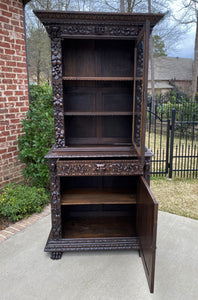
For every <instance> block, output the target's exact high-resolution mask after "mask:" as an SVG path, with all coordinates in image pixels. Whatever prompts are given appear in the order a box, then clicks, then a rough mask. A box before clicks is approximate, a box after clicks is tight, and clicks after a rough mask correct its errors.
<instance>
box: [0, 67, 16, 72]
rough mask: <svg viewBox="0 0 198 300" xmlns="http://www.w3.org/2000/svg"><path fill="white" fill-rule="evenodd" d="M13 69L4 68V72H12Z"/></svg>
mask: <svg viewBox="0 0 198 300" xmlns="http://www.w3.org/2000/svg"><path fill="white" fill-rule="evenodd" d="M12 71H13V69H12V68H8V67H2V72H10V73H11V72H12Z"/></svg>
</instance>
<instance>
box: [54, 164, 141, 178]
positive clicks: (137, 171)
mask: <svg viewBox="0 0 198 300" xmlns="http://www.w3.org/2000/svg"><path fill="white" fill-rule="evenodd" d="M142 174H143V167H142V165H141V163H140V161H138V160H131V161H128V160H111V161H108V160H105V161H104V160H97V161H81V160H79V161H58V162H57V175H59V176H98V175H99V176H105V175H106V176H109V175H123V176H124V175H125V176H126V175H142Z"/></svg>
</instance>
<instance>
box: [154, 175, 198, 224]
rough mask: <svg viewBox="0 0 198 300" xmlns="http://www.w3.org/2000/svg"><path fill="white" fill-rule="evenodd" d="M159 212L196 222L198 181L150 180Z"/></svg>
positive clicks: (197, 214) (177, 179)
mask: <svg viewBox="0 0 198 300" xmlns="http://www.w3.org/2000/svg"><path fill="white" fill-rule="evenodd" d="M151 190H152V192H153V194H154V196H155V198H156V200H157V201H158V203H159V210H162V211H165V212H169V213H173V214H177V215H180V216H185V217H189V218H193V219H197V220H198V179H180V178H174V179H171V180H170V179H168V178H165V177H164V178H159V177H152V178H151Z"/></svg>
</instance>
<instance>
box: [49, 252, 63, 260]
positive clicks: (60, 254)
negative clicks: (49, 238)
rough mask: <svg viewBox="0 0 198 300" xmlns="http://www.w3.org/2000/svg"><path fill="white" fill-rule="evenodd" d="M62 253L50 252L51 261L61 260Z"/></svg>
mask: <svg viewBox="0 0 198 300" xmlns="http://www.w3.org/2000/svg"><path fill="white" fill-rule="evenodd" d="M61 256H62V252H51V259H61Z"/></svg>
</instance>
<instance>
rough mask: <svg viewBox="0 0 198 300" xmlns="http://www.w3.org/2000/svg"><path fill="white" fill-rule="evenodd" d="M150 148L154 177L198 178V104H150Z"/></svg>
mask: <svg viewBox="0 0 198 300" xmlns="http://www.w3.org/2000/svg"><path fill="white" fill-rule="evenodd" d="M146 146H147V147H148V148H149V149H151V150H152V152H153V153H154V157H153V159H152V171H151V174H152V175H154V176H166V175H167V176H168V177H169V178H172V177H176V176H177V177H185V178H197V177H198V102H196V101H194V100H189V99H185V98H182V97H181V98H177V97H169V98H166V97H162V96H161V97H158V98H157V99H155V100H154V101H153V100H152V98H151V99H149V100H148V107H147V132H146Z"/></svg>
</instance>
